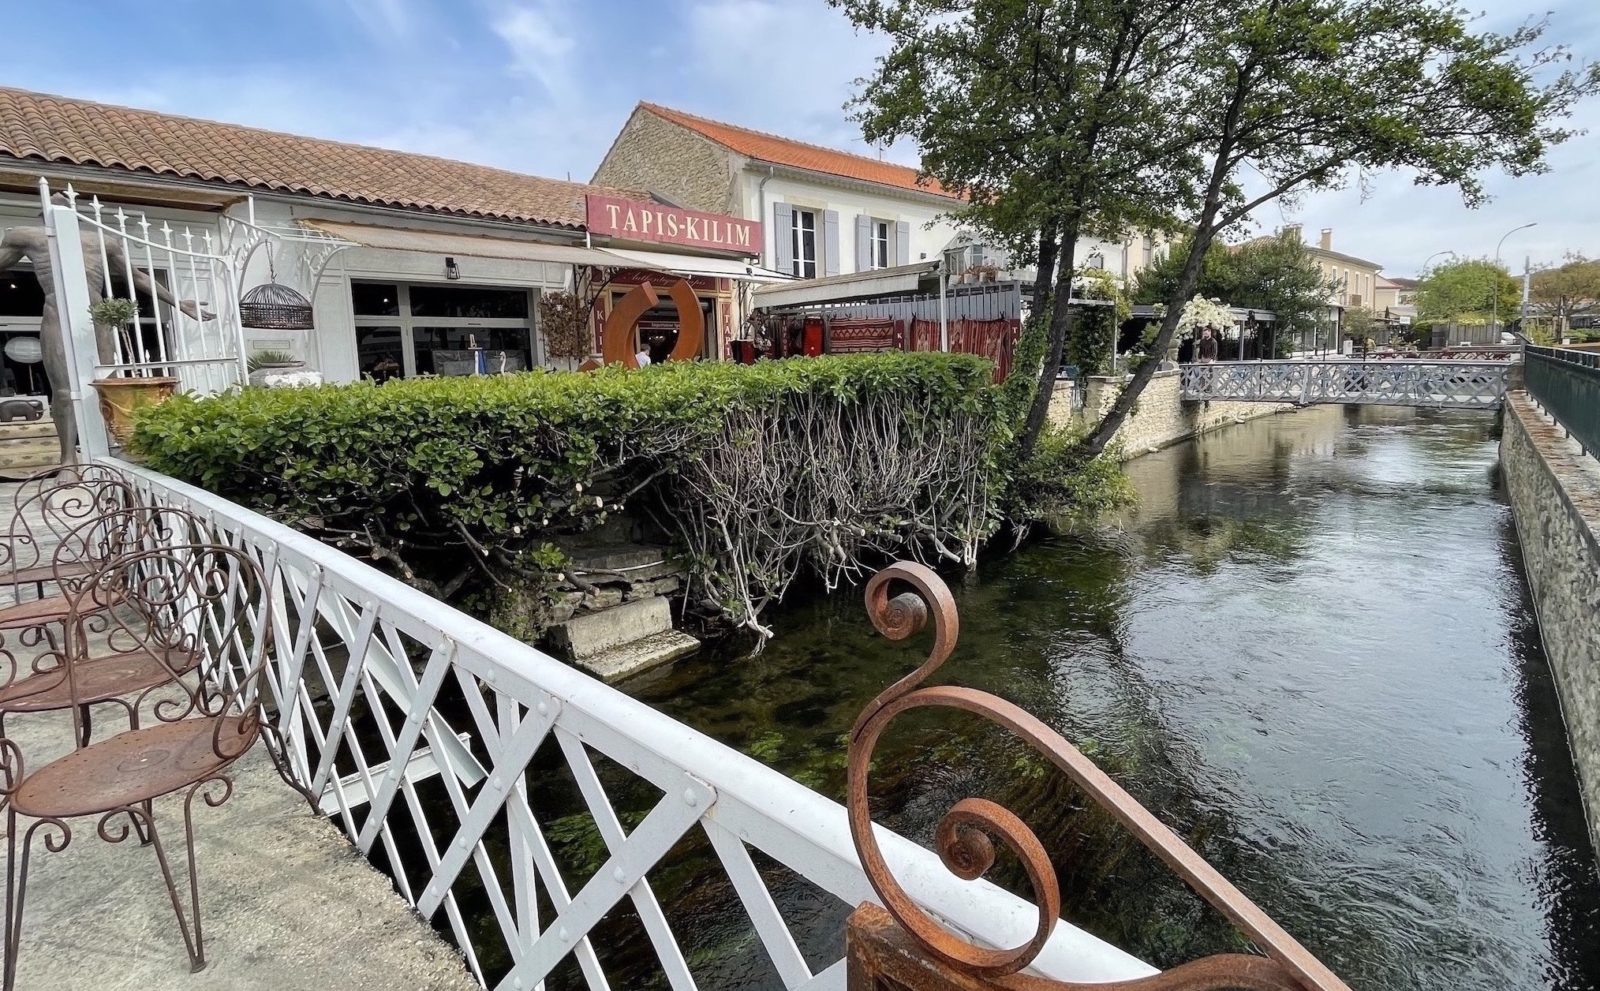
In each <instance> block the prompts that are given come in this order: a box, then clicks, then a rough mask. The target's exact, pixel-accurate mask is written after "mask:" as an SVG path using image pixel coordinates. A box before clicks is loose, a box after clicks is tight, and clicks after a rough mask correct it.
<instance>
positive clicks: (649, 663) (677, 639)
mask: <svg viewBox="0 0 1600 991" xmlns="http://www.w3.org/2000/svg"><path fill="white" fill-rule="evenodd" d="M653 601H661V600H659V599H658V600H653ZM607 611H608V612H609V611H610V610H607ZM596 615H601V614H596ZM699 649H700V641H699V640H696V639H695V638H694V637H691V636H690V635H689V634H687V633H684V632H683V631H682V630H664V631H662V632H660V633H654V634H651V635H650V636H648V637H644V638H643V639H640V640H635V641H633V642H632V643H625V644H622V645H620V646H616V647H612V648H611V649H609V650H606V651H602V652H601V653H599V654H592V655H590V656H588V657H581V658H579V659H578V660H577V661H575V662H574V663H576V664H577V665H578V667H580V668H583V669H584V670H585V671H587V672H589V673H590V674H592V675H594V676H595V677H597V678H600V679H602V680H604V681H608V682H610V681H621V680H622V679H624V678H629V677H632V676H633V675H636V674H640V673H641V672H644V671H648V670H650V669H651V668H654V667H658V666H660V665H662V664H666V663H667V662H668V661H675V660H677V659H678V658H680V657H686V656H688V655H689V654H692V653H694V652H695V651H697V650H699Z"/></svg>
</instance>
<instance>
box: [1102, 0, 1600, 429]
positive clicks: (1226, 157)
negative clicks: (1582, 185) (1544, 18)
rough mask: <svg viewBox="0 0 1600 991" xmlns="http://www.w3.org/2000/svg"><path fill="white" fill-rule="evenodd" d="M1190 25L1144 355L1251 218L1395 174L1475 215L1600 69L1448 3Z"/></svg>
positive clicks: (1219, 13)
mask: <svg viewBox="0 0 1600 991" xmlns="http://www.w3.org/2000/svg"><path fill="white" fill-rule="evenodd" d="M1207 6H1208V14H1207V16H1206V17H1204V18H1200V19H1197V20H1196V21H1195V22H1194V30H1193V32H1192V34H1191V36H1190V41H1189V44H1190V46H1191V54H1190V55H1189V56H1187V57H1186V59H1185V63H1186V66H1187V70H1186V71H1185V72H1182V73H1175V74H1173V75H1171V76H1169V77H1168V78H1167V94H1166V95H1167V96H1168V97H1169V98H1170V99H1172V100H1174V101H1175V102H1176V103H1177V104H1179V105H1181V106H1182V107H1183V111H1182V113H1183V118H1184V129H1185V133H1188V134H1191V135H1192V136H1193V137H1194V141H1195V144H1194V146H1193V147H1194V148H1195V149H1197V150H1199V151H1200V153H1201V154H1202V155H1203V156H1204V158H1205V160H1206V162H1207V168H1206V169H1204V170H1203V171H1202V172H1201V173H1199V174H1198V175H1196V176H1195V177H1194V181H1195V182H1196V183H1197V184H1198V185H1199V186H1200V188H1201V191H1200V195H1199V199H1200V201H1201V206H1200V208H1199V209H1198V210H1196V211H1194V212H1193V213H1192V214H1191V215H1190V217H1189V221H1188V224H1187V228H1188V247H1189V251H1188V258H1187V259H1186V263H1185V266H1184V270H1183V276H1182V278H1181V279H1180V281H1179V284H1178V285H1177V286H1175V287H1174V291H1173V295H1172V297H1171V298H1170V299H1169V300H1168V313H1167V316H1166V318H1165V320H1164V322H1163V325H1162V330H1161V334H1160V336H1159V337H1158V338H1157V339H1156V342H1155V345H1154V347H1155V350H1156V351H1157V352H1158V353H1159V352H1160V351H1162V350H1164V349H1165V348H1166V346H1167V343H1168V342H1169V341H1170V340H1171V339H1172V335H1173V333H1174V331H1175V330H1176V327H1177V320H1178V316H1179V312H1180V305H1181V303H1182V302H1183V301H1184V300H1186V299H1188V298H1189V296H1190V295H1191V294H1192V292H1193V290H1194V286H1195V284H1196V283H1197V282H1198V281H1199V277H1200V274H1201V270H1202V266H1203V262H1204V259H1205V254H1206V251H1207V250H1208V249H1209V248H1210V246H1211V243H1212V241H1213V240H1215V239H1216V238H1217V236H1218V235H1219V234H1221V233H1222V232H1224V231H1227V230H1229V229H1230V228H1234V227H1236V226H1237V225H1240V224H1242V223H1243V222H1244V221H1246V220H1247V219H1248V218H1249V217H1250V216H1251V214H1252V212H1253V211H1254V210H1255V209H1257V208H1258V207H1260V206H1262V205H1263V204H1266V203H1270V202H1272V201H1273V200H1276V199H1279V198H1282V197H1285V196H1290V197H1292V196H1295V195H1300V194H1303V193H1305V192H1307V191H1311V190H1317V189H1328V188H1335V187H1338V186H1341V185H1343V184H1344V183H1345V182H1346V181H1347V180H1348V178H1349V177H1350V176H1351V174H1352V173H1353V172H1355V171H1356V170H1373V169H1404V170H1406V172H1407V173H1408V174H1410V175H1411V177H1412V178H1413V180H1414V181H1415V182H1416V183H1418V184H1422V185H1448V186H1455V187H1457V188H1459V189H1460V190H1461V192H1462V196H1463V198H1464V199H1465V201H1466V203H1467V204H1468V205H1469V206H1476V205H1478V204H1480V203H1482V202H1483V200H1484V198H1485V197H1484V191H1483V186H1482V183H1481V180H1480V176H1481V174H1482V173H1483V172H1484V171H1485V170H1488V169H1499V170H1500V171H1501V172H1504V173H1506V174H1508V175H1513V176H1517V175H1526V174H1529V173H1536V172H1542V171H1545V170H1546V169H1547V165H1546V164H1545V154H1546V151H1547V150H1548V149H1549V147H1550V146H1552V145H1554V144H1557V143H1559V142H1562V141H1565V140H1566V139H1567V138H1569V137H1571V136H1572V132H1570V131H1568V130H1565V129H1563V128H1561V127H1560V126H1558V123H1559V122H1560V121H1561V120H1563V119H1565V118H1566V117H1567V116H1568V115H1569V114H1570V112H1571V108H1572V106H1573V104H1574V103H1575V102H1576V101H1577V100H1579V99H1581V98H1582V97H1584V96H1586V95H1588V94H1590V93H1592V92H1593V91H1594V90H1595V89H1596V88H1597V87H1600V68H1597V67H1596V66H1595V65H1593V64H1585V65H1580V66H1577V67H1572V66H1571V65H1570V62H1571V56H1570V54H1569V53H1568V52H1567V50H1566V49H1565V48H1564V47H1562V46H1559V45H1555V46H1543V45H1542V43H1541V39H1542V36H1543V34H1544V30H1545V24H1544V23H1543V22H1534V21H1530V22H1528V23H1527V24H1525V25H1524V26H1522V27H1520V28H1518V29H1517V30H1515V31H1512V32H1510V33H1508V34H1499V33H1495V32H1479V31H1475V30H1474V26H1473V24H1472V23H1471V22H1470V21H1469V19H1468V16H1467V14H1466V12H1465V11H1464V10H1463V9H1462V8H1460V7H1457V6H1456V5H1455V4H1454V3H1453V2H1450V0H1217V2H1215V3H1212V4H1208V5H1207ZM1150 364H1151V363H1149V362H1146V363H1145V364H1144V365H1141V366H1140V367H1139V369H1138V370H1137V371H1136V372H1135V373H1134V376H1133V379H1132V380H1131V381H1130V382H1129V383H1128V385H1127V387H1126V388H1125V389H1124V390H1123V392H1122V394H1121V395H1120V396H1118V398H1117V402H1116V403H1115V404H1113V406H1112V408H1111V410H1110V411H1109V412H1108V413H1107V414H1106V416H1105V418H1104V419H1103V420H1102V421H1101V423H1100V425H1099V426H1098V427H1097V428H1096V429H1095V431H1094V432H1093V434H1092V435H1091V436H1090V437H1089V439H1088V441H1087V442H1086V443H1085V447H1086V449H1087V450H1088V451H1089V452H1091V453H1093V452H1097V451H1099V450H1101V449H1103V448H1104V447H1105V445H1106V444H1108V443H1109V442H1110V441H1111V439H1112V437H1113V436H1115V434H1116V431H1117V429H1118V428H1119V427H1120V426H1121V425H1122V423H1123V422H1124V421H1125V420H1126V418H1127V416H1128V414H1129V412H1130V411H1131V410H1132V408H1133V405H1134V403H1136V402H1137V401H1138V398H1139V395H1140V393H1141V392H1142V391H1143V389H1144V387H1145V385H1146V384H1147V383H1148V382H1149V380H1150V376H1151V375H1152V374H1153V372H1154V369H1153V368H1152V367H1150Z"/></svg>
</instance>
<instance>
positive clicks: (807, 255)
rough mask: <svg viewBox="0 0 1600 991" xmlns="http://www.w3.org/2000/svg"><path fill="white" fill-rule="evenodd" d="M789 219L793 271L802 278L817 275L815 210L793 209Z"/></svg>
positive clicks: (810, 277)
mask: <svg viewBox="0 0 1600 991" xmlns="http://www.w3.org/2000/svg"><path fill="white" fill-rule="evenodd" d="M791 217H792V218H793V219H792V220H791V221H790V230H789V233H790V236H791V244H792V247H793V250H794V273H793V274H795V275H797V276H799V277H800V278H802V279H814V278H816V277H817V212H816V211H815V210H798V209H797V210H795V211H793V212H792V214H791Z"/></svg>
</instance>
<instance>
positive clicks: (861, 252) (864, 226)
mask: <svg viewBox="0 0 1600 991" xmlns="http://www.w3.org/2000/svg"><path fill="white" fill-rule="evenodd" d="M871 267H872V218H871V217H869V216H867V215H866V214H864V213H860V214H857V215H856V271H857V272H865V271H866V270H867V269H869V268H871Z"/></svg>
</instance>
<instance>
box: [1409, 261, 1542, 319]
mask: <svg viewBox="0 0 1600 991" xmlns="http://www.w3.org/2000/svg"><path fill="white" fill-rule="evenodd" d="M1496 295H1498V296H1499V302H1498V306H1499V316H1500V319H1501V320H1502V321H1505V320H1507V319H1511V318H1514V317H1515V316H1516V314H1518V313H1519V312H1521V309H1522V283H1521V282H1520V281H1518V280H1517V279H1516V278H1514V277H1513V276H1512V275H1511V273H1510V272H1508V271H1506V268H1505V266H1504V265H1502V264H1500V263H1499V262H1496V261H1492V260H1490V259H1488V258H1465V259H1461V260H1459V261H1452V262H1448V263H1446V264H1444V265H1440V266H1438V267H1437V268H1433V269H1430V270H1429V271H1428V272H1427V274H1425V275H1424V276H1423V277H1422V279H1421V280H1420V281H1419V282H1418V283H1417V316H1418V317H1419V318H1420V319H1424V320H1431V321H1445V322H1455V323H1488V322H1489V320H1490V317H1491V316H1492V315H1493V314H1494V312H1495V306H1496V301H1495V297H1496Z"/></svg>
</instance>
